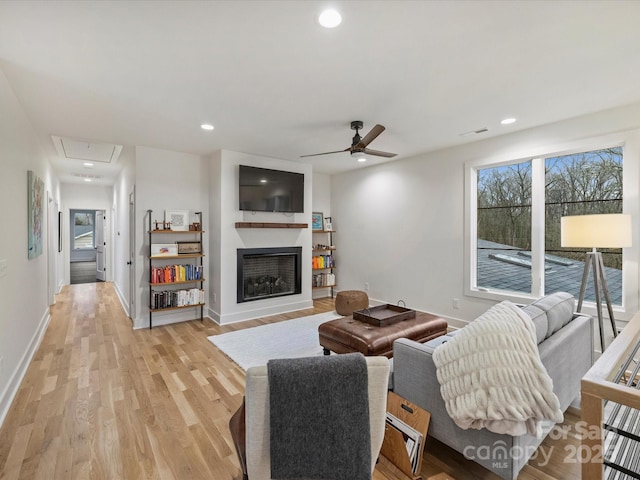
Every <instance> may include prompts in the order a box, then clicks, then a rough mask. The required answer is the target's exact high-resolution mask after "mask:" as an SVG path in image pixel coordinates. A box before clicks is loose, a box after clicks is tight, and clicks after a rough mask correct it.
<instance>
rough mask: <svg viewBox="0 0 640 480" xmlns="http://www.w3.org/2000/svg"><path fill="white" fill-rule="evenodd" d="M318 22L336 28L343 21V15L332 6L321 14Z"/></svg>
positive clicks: (326, 26) (325, 26)
mask: <svg viewBox="0 0 640 480" xmlns="http://www.w3.org/2000/svg"><path fill="white" fill-rule="evenodd" d="M318 23H319V24H320V25H322V26H323V27H324V28H335V27H337V26H338V25H340V23H342V15H340V13H339V12H338V11H337V10H334V9H332V8H330V9H328V10H325V11H324V12H322V13H321V14H320V16H319V17H318Z"/></svg>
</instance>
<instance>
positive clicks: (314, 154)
mask: <svg viewBox="0 0 640 480" xmlns="http://www.w3.org/2000/svg"><path fill="white" fill-rule="evenodd" d="M349 150H351V148H345V149H344V150H336V151H335V152H324V153H312V154H311V155H300V158H303V157H317V156H318V155H331V154H332V153H342V152H348V151H349Z"/></svg>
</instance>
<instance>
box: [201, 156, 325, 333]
mask: <svg viewBox="0 0 640 480" xmlns="http://www.w3.org/2000/svg"><path fill="white" fill-rule="evenodd" d="M209 162H210V164H211V169H212V170H211V172H210V184H211V186H210V188H211V199H210V211H211V220H212V230H215V229H218V230H219V233H218V232H214V233H213V236H211V237H210V240H209V241H210V246H211V247H212V251H211V256H212V260H211V261H212V262H213V264H212V265H213V268H212V270H211V277H212V284H213V285H214V287H213V290H212V292H214V293H215V294H216V302H215V303H212V304H211V308H210V309H209V316H211V318H213V319H214V320H215V321H216V322H219V323H221V324H225V323H231V322H238V321H242V320H247V319H251V318H256V317H263V316H266V315H274V314H278V313H284V312H288V311H293V310H300V309H303V308H309V307H311V306H312V305H313V302H312V300H311V280H310V279H311V228H310V227H309V228H304V229H297V228H281V229H268V228H265V229H262V228H258V229H249V228H240V229H237V228H236V227H235V223H236V222H279V223H288V222H291V223H308V224H310V223H311V200H312V172H311V166H310V165H304V164H301V163H297V162H290V161H286V160H279V159H274V158H268V157H261V156H256V155H250V154H245V153H238V152H230V151H227V150H223V151H221V152H219V154H216V155H215V156H214V157H212V158H211V159H210V160H209ZM240 164H242V165H249V166H258V167H263V168H271V169H275V170H287V171H290V172H297V173H304V174H305V193H304V205H305V207H304V213H293V214H284V213H273V212H245V211H240V209H239V206H238V165H240ZM213 222H216V223H213ZM282 246H302V247H303V249H302V293H301V294H300V295H290V296H285V297H278V298H270V299H265V300H257V301H253V302H244V303H240V304H239V303H237V298H236V293H237V284H236V274H237V265H236V252H237V249H238V248H258V247H282ZM212 295H213V293H212Z"/></svg>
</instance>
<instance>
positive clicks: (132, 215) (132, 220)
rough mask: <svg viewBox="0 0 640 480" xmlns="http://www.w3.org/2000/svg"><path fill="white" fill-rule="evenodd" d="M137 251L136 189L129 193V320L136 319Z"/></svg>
mask: <svg viewBox="0 0 640 480" xmlns="http://www.w3.org/2000/svg"><path fill="white" fill-rule="evenodd" d="M135 249H136V205H135V187H134V188H133V189H132V190H131V192H130V193H129V261H127V265H128V266H129V318H131V320H133V319H134V318H136V303H135V299H136V270H135V264H134V263H133V257H134V252H135Z"/></svg>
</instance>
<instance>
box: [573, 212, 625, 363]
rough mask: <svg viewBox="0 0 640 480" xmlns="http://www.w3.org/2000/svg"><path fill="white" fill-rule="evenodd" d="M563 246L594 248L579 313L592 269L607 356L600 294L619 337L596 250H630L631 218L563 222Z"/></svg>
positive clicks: (584, 218)
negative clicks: (591, 269) (628, 248)
mask: <svg viewBox="0 0 640 480" xmlns="http://www.w3.org/2000/svg"><path fill="white" fill-rule="evenodd" d="M560 232H561V233H560V236H561V240H560V244H561V245H562V246H563V247H574V248H592V249H593V250H592V251H591V252H587V259H586V261H585V264H584V272H583V273H582V284H581V286H580V297H579V299H578V310H577V311H578V312H580V311H582V302H583V300H584V292H585V290H586V288H587V281H588V280H589V269H590V268H591V267H593V287H594V290H595V293H596V308H597V312H598V326H599V327H600V345H601V347H602V351H603V352H604V348H605V346H604V325H603V322H602V300H601V297H600V290H601V289H602V293H603V294H604V298H605V301H606V303H607V310H608V311H609V320H610V321H611V328H612V329H613V336H614V337H616V336H617V335H618V330H617V329H616V322H615V319H614V318H613V308H612V307H611V299H610V298H609V288H608V287H607V276H606V274H605V270H604V263H603V262H602V253H600V252H598V251H597V250H596V248H625V247H630V246H631V215H625V214H622V213H614V214H603V215H576V216H571V217H562V218H561V219H560Z"/></svg>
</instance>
